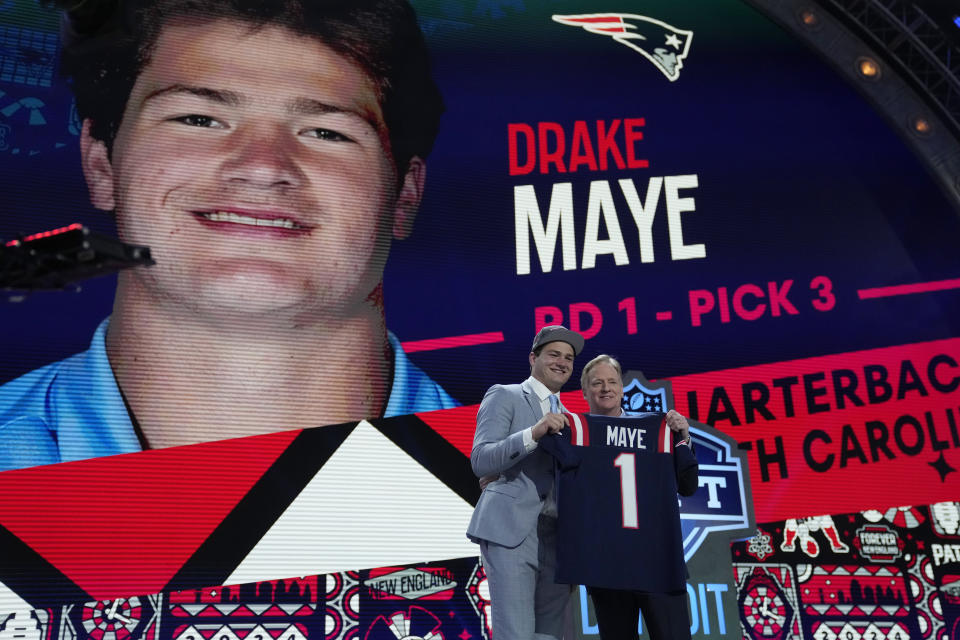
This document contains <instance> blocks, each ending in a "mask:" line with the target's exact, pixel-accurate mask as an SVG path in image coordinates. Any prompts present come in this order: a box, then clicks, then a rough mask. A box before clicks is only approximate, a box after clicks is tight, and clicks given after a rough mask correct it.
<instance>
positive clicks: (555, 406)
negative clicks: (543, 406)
mask: <svg viewBox="0 0 960 640" xmlns="http://www.w3.org/2000/svg"><path fill="white" fill-rule="evenodd" d="M550 413H560V399H559V398H557V396H556V394H551V395H550Z"/></svg>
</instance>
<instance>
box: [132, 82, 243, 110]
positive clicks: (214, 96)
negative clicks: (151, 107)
mask: <svg viewBox="0 0 960 640" xmlns="http://www.w3.org/2000/svg"><path fill="white" fill-rule="evenodd" d="M178 93H185V94H187V95H191V96H197V97H199V98H204V99H206V100H210V101H211V102H216V103H219V104H225V105H229V106H231V107H236V106H239V105H240V103H241V102H242V100H241V99H240V96H239V94H237V93H235V92H233V91H225V90H220V89H210V88H208V87H194V86H191V85H187V84H172V85H170V86H168V87H163V88H162V89H157V90H156V91H151V92H150V93H148V94H147V96H146V97H145V98H144V99H143V102H147V101H149V100H153V99H154V98H159V97H162V96H167V95H171V94H178Z"/></svg>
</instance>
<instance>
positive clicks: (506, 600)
mask: <svg viewBox="0 0 960 640" xmlns="http://www.w3.org/2000/svg"><path fill="white" fill-rule="evenodd" d="M582 350H583V336H581V335H580V334H578V333H575V332H573V331H570V330H569V329H567V328H566V327H562V326H559V325H550V326H547V327H544V328H543V329H541V330H540V332H539V333H538V334H537V335H536V337H535V338H534V340H533V346H532V347H531V349H530V355H529V360H530V377H529V378H527V379H526V380H525V381H524V382H522V383H521V384H512V385H494V386H492V387H490V389H489V390H488V391H487V393H486V395H485V396H484V398H483V402H482V403H481V404H480V410H479V411H478V413H477V431H476V435H475V436H474V439H473V451H472V453H471V456H470V462H471V464H472V465H473V471H474V473H476V474H477V476H478V477H485V476H495V477H496V479H494V480H493V481H492V482H490V483H489V484H487V485H486V486H485V488H484V490H483V493H482V494H481V496H480V500H479V502H477V508H476V510H474V512H473V518H472V519H471V520H470V526H469V528H468V529H467V535H468V536H469V537H470V539H471V540H473V541H475V542H478V543H479V544H480V553H481V555H482V557H483V566H484V569H485V570H486V573H487V580H488V584H489V587H490V600H491V607H492V611H491V613H492V621H493V633H494V635H495V637H496V638H497V639H498V640H530V639H531V638H538V639H543V640H547V639H550V638H560V637H561V636H562V635H563V618H564V615H563V614H564V609H565V607H566V604H567V601H568V600H569V598H570V587H569V586H568V585H561V584H556V583H554V580H553V576H554V568H555V563H556V560H555V539H556V517H557V508H556V501H555V500H554V496H553V485H554V466H553V459H552V458H551V457H550V456H549V455H548V454H546V453H544V452H543V450H541V449H538V448H537V441H539V440H540V438H542V437H543V436H544V435H546V434H547V433H556V432H557V431H560V430H561V429H562V428H563V427H564V425H565V424H566V419H565V418H564V417H563V416H561V415H560V412H561V411H563V407H562V405H561V404H560V400H559V397H558V396H557V395H556V394H557V392H559V391H560V389H561V387H563V385H564V384H565V383H566V382H567V380H569V379H570V374H571V373H572V372H573V359H574V358H575V357H576V355H577V354H579V353H580V351H582Z"/></svg>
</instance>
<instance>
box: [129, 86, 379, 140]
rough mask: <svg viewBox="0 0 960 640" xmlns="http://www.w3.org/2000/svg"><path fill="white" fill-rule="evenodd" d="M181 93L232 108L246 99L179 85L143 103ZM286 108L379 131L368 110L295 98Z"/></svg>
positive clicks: (208, 89)
mask: <svg viewBox="0 0 960 640" xmlns="http://www.w3.org/2000/svg"><path fill="white" fill-rule="evenodd" d="M180 93H185V94H187V95H191V96H197V97H199V98H203V99H205V100H210V101H211V102H216V103H218V104H224V105H227V106H231V107H238V106H240V105H241V104H242V103H243V102H244V101H245V98H244V97H243V96H242V95H241V94H239V93H236V92H235V91H229V90H225V89H211V88H209V87H196V86H192V85H187V84H180V83H177V84H172V85H170V86H168V87H163V88H162V89H157V90H156V91H153V92H151V93H149V94H147V96H146V97H145V98H144V99H143V102H147V101H149V100H152V99H154V98H158V97H161V96H166V95H171V94H174V95H175V94H180ZM285 107H286V110H287V112H289V113H292V114H296V115H306V116H315V115H323V114H326V113H342V114H345V115H348V116H354V117H357V118H360V119H361V120H363V121H364V122H366V123H368V124H370V125H371V126H372V127H373V128H374V129H378V127H377V119H376V117H375V116H374V114H373V113H370V111H369V110H368V109H362V110H355V109H345V108H343V107H338V106H337V105H333V104H329V103H326V102H323V101H321V100H315V99H313V98H294V99H293V100H289V101H288V102H287V103H286V104H285Z"/></svg>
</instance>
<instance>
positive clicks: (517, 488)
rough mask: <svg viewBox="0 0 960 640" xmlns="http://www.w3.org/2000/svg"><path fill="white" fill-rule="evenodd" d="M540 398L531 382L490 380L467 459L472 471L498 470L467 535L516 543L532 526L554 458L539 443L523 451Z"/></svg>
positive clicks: (548, 484) (537, 414)
mask: <svg viewBox="0 0 960 640" xmlns="http://www.w3.org/2000/svg"><path fill="white" fill-rule="evenodd" d="M542 417H543V411H542V410H541V409H540V399H539V398H537V394H536V393H535V392H534V391H533V389H532V388H531V387H530V385H529V384H528V383H527V382H526V381H524V382H523V383H522V384H511V385H499V384H495V385H493V386H492V387H490V388H489V389H488V390H487V393H486V395H484V397H483V402H481V403H480V410H479V411H478V412H477V431H476V434H475V435H474V437H473V451H472V452H471V454H470V464H471V465H472V466H473V472H474V473H475V474H477V477H481V476H487V475H491V474H494V473H496V474H499V475H500V477H499V478H497V480H495V481H493V482H491V483H490V484H488V485H487V486H486V488H485V489H484V490H483V493H482V494H480V500H479V501H478V502H477V506H476V508H475V509H474V511H473V517H472V518H471V519H470V526H469V527H467V537H469V538H470V539H471V540H473V541H474V542H477V541H479V540H488V541H490V542H495V543H497V544H501V545H503V546H505V547H515V546H517V545H518V544H520V543H521V542H523V539H524V538H525V537H526V536H527V534H528V533H530V532H531V531H532V530H533V528H534V527H535V526H536V523H537V517H538V516H539V515H540V508H541V504H542V502H543V497H544V496H546V495H547V492H549V490H550V487H552V486H553V479H554V463H553V458H551V457H550V455H548V454H547V453H545V452H544V451H543V450H542V449H540V448H539V447H538V448H536V449H534V450H533V451H531V452H530V453H527V452H526V449H525V448H524V446H523V433H521V432H522V431H523V430H524V429H526V428H527V427H532V426H533V425H534V424H536V423H537V422H538V421H539V420H540V418H542Z"/></svg>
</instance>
